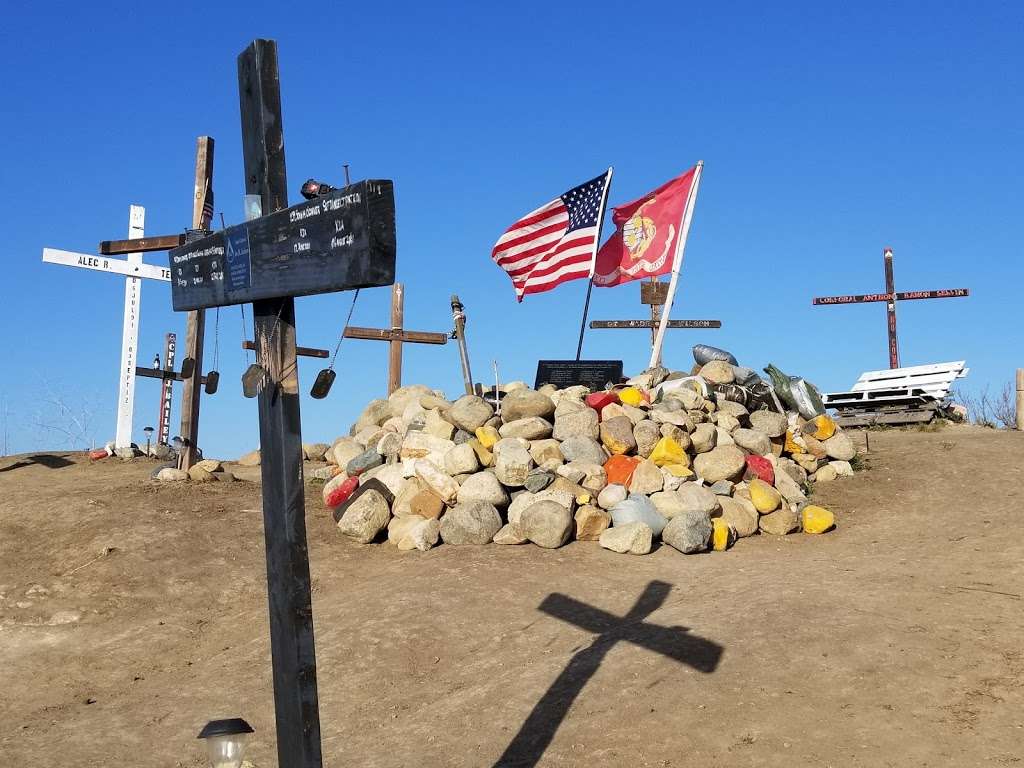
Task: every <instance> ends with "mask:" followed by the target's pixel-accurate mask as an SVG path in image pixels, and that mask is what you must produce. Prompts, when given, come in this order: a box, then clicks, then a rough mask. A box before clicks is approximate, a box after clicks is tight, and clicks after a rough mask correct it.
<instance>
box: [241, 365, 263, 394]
mask: <svg viewBox="0 0 1024 768" xmlns="http://www.w3.org/2000/svg"><path fill="white" fill-rule="evenodd" d="M268 378H270V374H268V373H267V369H266V368H264V367H263V366H262V365H260V364H259V363H252V364H251V365H250V366H249V367H248V368H246V369H245V373H243V374H242V394H243V395H245V396H246V397H256V396H257V395H258V394H259V393H260V389H261V388H262V387H263V384H264V382H266V380H267V379H268Z"/></svg>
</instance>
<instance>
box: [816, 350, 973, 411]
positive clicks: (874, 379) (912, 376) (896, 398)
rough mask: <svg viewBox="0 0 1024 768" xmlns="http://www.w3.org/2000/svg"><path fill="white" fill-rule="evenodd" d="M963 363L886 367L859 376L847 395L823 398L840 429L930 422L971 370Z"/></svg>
mask: <svg viewBox="0 0 1024 768" xmlns="http://www.w3.org/2000/svg"><path fill="white" fill-rule="evenodd" d="M965 364H966V361H964V360H957V361H955V362H951V363H934V364H932V365H917V366H913V367H910V368H886V369H884V370H881V371H866V372H865V373H862V374H861V376H860V378H859V379H857V383H856V384H854V385H853V386H852V387H851V388H850V390H849V391H848V392H830V393H828V394H826V395H823V396H822V401H823V402H824V403H825V407H826V408H833V409H835V410H836V411H837V413H838V417H837V421H838V422H839V423H840V424H841V425H842V426H864V425H870V424H908V423H912V422H922V421H931V420H932V419H933V418H934V417H935V414H936V413H937V412H938V411H939V409H940V408H942V407H944V406H945V405H946V404H947V399H948V397H949V390H950V388H951V387H952V386H953V383H954V382H955V381H956V380H957V379H962V378H963V377H964V376H966V375H967V374H968V373H969V372H970V369H969V368H966V367H964V366H965Z"/></svg>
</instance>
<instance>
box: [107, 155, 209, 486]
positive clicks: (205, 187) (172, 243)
mask: <svg viewBox="0 0 1024 768" xmlns="http://www.w3.org/2000/svg"><path fill="white" fill-rule="evenodd" d="M213 147H214V142H213V139H212V138H211V137H209V136H200V137H199V138H197V139H196V169H195V185H194V188H193V195H192V230H191V231H190V232H188V233H185V234H179V235H161V236H156V237H147V238H144V239H141V240H133V239H128V240H104V241H102V242H101V243H100V253H103V254H115V253H127V252H129V251H140V252H141V251H166V250H170V249H171V248H177V247H180V246H182V245H185V244H186V243H188V242H189V241H190V240H192V239H194V238H195V237H197V236H199V235H202V234H205V233H206V232H207V231H208V230H209V229H210V221H211V219H212V217H213ZM205 335H206V314H205V312H204V311H203V310H201V309H199V310H193V311H191V312H189V313H188V316H187V318H186V320H185V358H184V360H183V361H182V366H181V367H182V374H183V377H182V378H179V379H178V380H179V381H183V382H184V387H183V391H182V393H181V439H182V443H183V445H182V450H181V456H180V457H179V464H178V465H179V467H181V468H182V469H186V470H187V469H189V468H190V467H191V466H192V465H193V464H195V463H196V462H197V461H198V460H199V447H198V446H199V405H200V402H199V400H200V398H199V395H200V384H201V383H202V382H204V381H205V380H206V379H205V377H202V376H193V373H198V374H201V373H202V369H203V341H204V337H205ZM143 375H145V374H143ZM166 386H167V384H166V382H165V387H166ZM214 391H215V390H214V389H211V390H210V394H213V392H214ZM168 418H169V416H168Z"/></svg>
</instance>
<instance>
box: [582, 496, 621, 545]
mask: <svg viewBox="0 0 1024 768" xmlns="http://www.w3.org/2000/svg"><path fill="white" fill-rule="evenodd" d="M574 518H575V520H576V540H577V541H597V540H598V539H599V538H600V537H601V534H602V533H604V532H605V531H606V530H608V527H609V526H610V525H611V524H612V516H611V515H609V514H608V513H607V512H605V511H604V510H602V509H598V508H597V507H594V506H592V505H590V504H584V505H583V506H581V507H580V508H579V509H577V510H576V514H575V515H574Z"/></svg>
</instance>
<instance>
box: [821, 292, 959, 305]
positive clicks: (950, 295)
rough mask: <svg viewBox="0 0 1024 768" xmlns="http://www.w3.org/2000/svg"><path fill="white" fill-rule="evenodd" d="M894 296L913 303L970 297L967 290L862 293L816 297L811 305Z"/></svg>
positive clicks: (865, 300) (861, 301)
mask: <svg viewBox="0 0 1024 768" xmlns="http://www.w3.org/2000/svg"><path fill="white" fill-rule="evenodd" d="M893 295H895V296H896V300H897V301H912V300H913V299H958V298H961V297H963V296H970V295H971V292H970V290H969V289H967V288H942V289H939V290H937V291H897V292H896V293H895V294H890V293H860V294H851V295H850V296H816V297H815V298H813V299H811V304H812V305H814V304H860V303H863V302H868V301H890V300H892V297H893Z"/></svg>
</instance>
